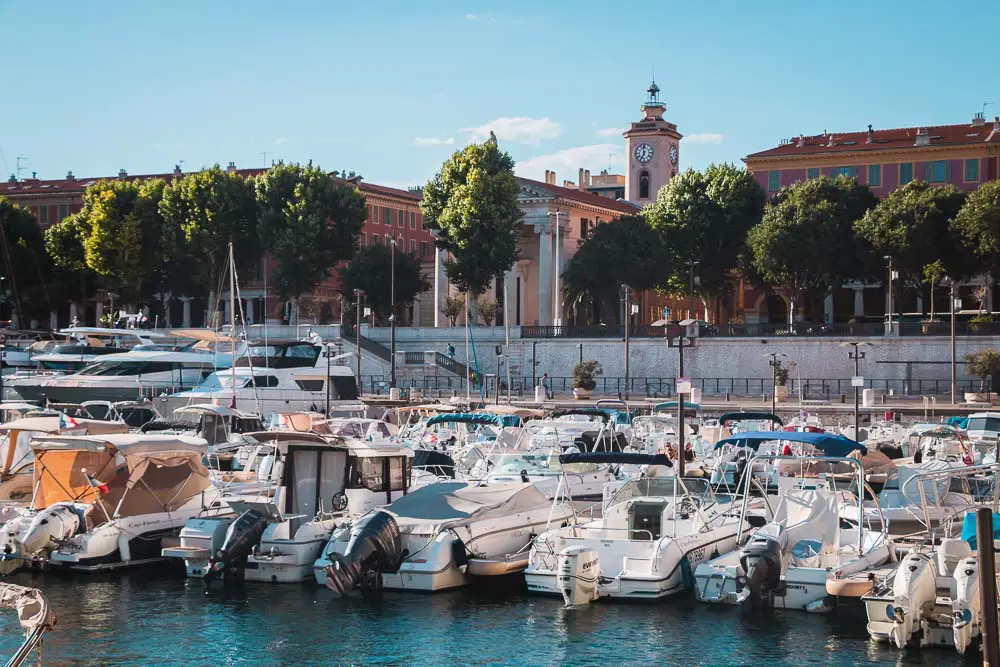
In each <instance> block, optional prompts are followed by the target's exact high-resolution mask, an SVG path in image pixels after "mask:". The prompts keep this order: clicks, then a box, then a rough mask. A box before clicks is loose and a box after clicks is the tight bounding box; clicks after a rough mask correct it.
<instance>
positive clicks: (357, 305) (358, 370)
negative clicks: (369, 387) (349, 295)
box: [354, 289, 365, 396]
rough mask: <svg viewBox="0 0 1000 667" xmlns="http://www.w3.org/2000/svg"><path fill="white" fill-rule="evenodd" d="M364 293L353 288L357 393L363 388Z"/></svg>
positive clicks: (360, 392)
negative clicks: (362, 316)
mask: <svg viewBox="0 0 1000 667" xmlns="http://www.w3.org/2000/svg"><path fill="white" fill-rule="evenodd" d="M364 295H365V291H364V290H360V289H355V290H354V307H355V308H357V316H356V317H355V318H354V347H355V362H356V366H357V368H356V369H355V372H356V374H357V377H356V378H355V380H356V381H357V384H358V395H359V396H360V395H362V394H364V393H365V392H364V388H363V387H362V386H361V297H363V296H364Z"/></svg>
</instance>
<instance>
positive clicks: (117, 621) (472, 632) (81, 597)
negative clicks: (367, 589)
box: [0, 568, 982, 667]
mask: <svg viewBox="0 0 1000 667" xmlns="http://www.w3.org/2000/svg"><path fill="white" fill-rule="evenodd" d="M10 580H11V582H12V583H17V584H21V585H26V586H34V587H37V588H40V589H42V590H43V591H44V592H45V594H46V595H47V596H48V597H49V599H50V601H51V603H52V605H53V608H54V609H55V611H56V613H57V614H58V624H57V626H56V628H55V630H53V631H52V632H51V633H49V634H48V635H47V636H46V638H45V642H44V646H43V654H42V660H43V664H45V665H49V666H52V667H57V666H67V667H68V666H83V665H108V666H110V665H115V666H117V667H127V666H138V665H143V666H145V665H157V666H162V667H168V666H180V665H185V666H201V665H206V666H207V665H226V666H238V665H247V666H251V665H252V666H254V667H269V666H277V665H299V666H306V665H415V666H416V665H428V666H430V665H601V666H608V665H768V666H773V665H858V664H887V665H888V664H892V665H940V666H945V665H962V664H967V665H973V664H982V657H981V654H980V653H978V651H977V652H975V653H973V654H971V655H969V656H968V657H966V658H964V659H963V658H962V657H961V656H959V655H958V654H956V653H955V652H954V649H924V650H920V649H909V650H906V651H897V650H896V649H895V648H892V647H890V646H886V645H879V644H875V643H872V642H870V641H869V640H868V635H867V633H866V632H865V621H864V610H863V609H862V608H860V607H857V608H850V609H849V610H847V609H845V610H841V611H840V612H838V613H837V614H834V615H829V616H813V615H809V614H805V613H798V612H780V611H779V612H771V613H757V614H754V615H752V616H750V615H744V614H741V613H740V612H739V611H738V610H737V609H736V608H734V607H728V606H725V607H715V606H709V605H704V604H699V603H697V602H695V600H694V598H693V596H690V595H682V596H679V597H676V598H672V599H670V600H668V601H666V602H664V603H661V604H608V603H598V604H592V605H589V606H586V607H581V608H576V609H565V608H564V607H563V604H562V601H561V600H556V599H549V598H538V597H534V596H530V597H529V596H527V595H526V594H525V592H524V588H523V584H519V583H518V582H517V580H516V579H514V580H511V581H508V582H506V583H507V584H508V585H505V586H500V587H497V588H491V589H490V590H482V589H466V590H458V591H452V592H447V593H441V594H436V595H427V594H405V593H398V592H384V593H380V594H373V595H370V596H365V597H362V596H360V595H357V596H352V597H349V598H346V599H342V598H340V597H338V596H337V595H335V594H334V593H333V592H331V591H329V590H327V589H325V588H319V587H317V586H315V585H312V584H308V583H307V584H303V585H269V584H246V585H243V586H238V587H235V588H229V589H226V590H225V591H224V590H223V589H222V588H219V587H216V588H213V589H212V590H211V591H210V592H208V593H206V590H205V587H204V585H203V584H202V583H201V582H199V581H195V580H186V579H184V577H183V574H182V573H180V572H178V571H177V570H176V569H167V568H164V569H155V568H154V569H145V570H135V571H132V572H127V573H120V574H113V575H100V576H72V577H70V576H64V575H59V574H52V573H46V574H37V573H18V574H16V575H14V576H13V577H11V579H10ZM21 637H22V635H21V634H20V628H19V626H18V625H17V622H16V619H15V618H14V614H13V613H7V614H6V615H4V616H3V624H2V626H0V650H2V652H3V654H4V655H11V654H12V653H13V651H14V650H15V648H16V646H17V645H18V644H19V642H20V639H21ZM26 664H34V662H33V658H32V659H30V660H29V662H28V663H26Z"/></svg>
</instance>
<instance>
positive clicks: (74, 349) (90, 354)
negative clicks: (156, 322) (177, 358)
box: [10, 327, 164, 400]
mask: <svg viewBox="0 0 1000 667" xmlns="http://www.w3.org/2000/svg"><path fill="white" fill-rule="evenodd" d="M58 333H59V335H61V336H66V337H67V338H68V339H71V342H67V343H60V344H56V345H54V346H52V347H51V348H49V349H46V350H45V351H44V352H42V353H40V354H34V355H32V362H33V363H34V364H36V365H37V366H38V368H39V369H41V370H48V371H56V372H62V373H65V372H70V371H77V370H80V369H81V368H83V367H84V366H86V365H87V364H89V363H90V362H92V361H96V360H97V359H98V358H100V357H103V356H106V355H109V354H117V353H119V352H126V351H128V350H129V349H130V348H132V347H134V346H136V345H152V344H154V342H155V341H156V339H158V338H163V337H164V336H163V334H161V333H156V332H154V331H144V330H140V329H108V328H104V327H69V328H66V329H60V330H59V332H58ZM10 386H12V387H13V386H16V385H14V384H11V385H10ZM19 395H21V394H20V393H19ZM21 397H22V398H25V399H26V400H32V399H29V398H27V397H26V396H23V395H21Z"/></svg>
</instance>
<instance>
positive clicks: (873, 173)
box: [868, 164, 882, 188]
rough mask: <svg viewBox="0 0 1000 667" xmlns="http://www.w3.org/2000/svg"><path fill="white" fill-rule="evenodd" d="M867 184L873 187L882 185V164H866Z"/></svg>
mask: <svg viewBox="0 0 1000 667" xmlns="http://www.w3.org/2000/svg"><path fill="white" fill-rule="evenodd" d="M868 185H869V186H870V187H873V188H877V187H880V186H881V185H882V165H880V164H870V165H868Z"/></svg>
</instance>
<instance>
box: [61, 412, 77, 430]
mask: <svg viewBox="0 0 1000 667" xmlns="http://www.w3.org/2000/svg"><path fill="white" fill-rule="evenodd" d="M79 426H80V422H78V421H77V420H75V419H73V418H72V417H70V416H69V415H68V414H66V413H65V412H61V413H59V430H60V431H68V430H70V429H74V428H79Z"/></svg>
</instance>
